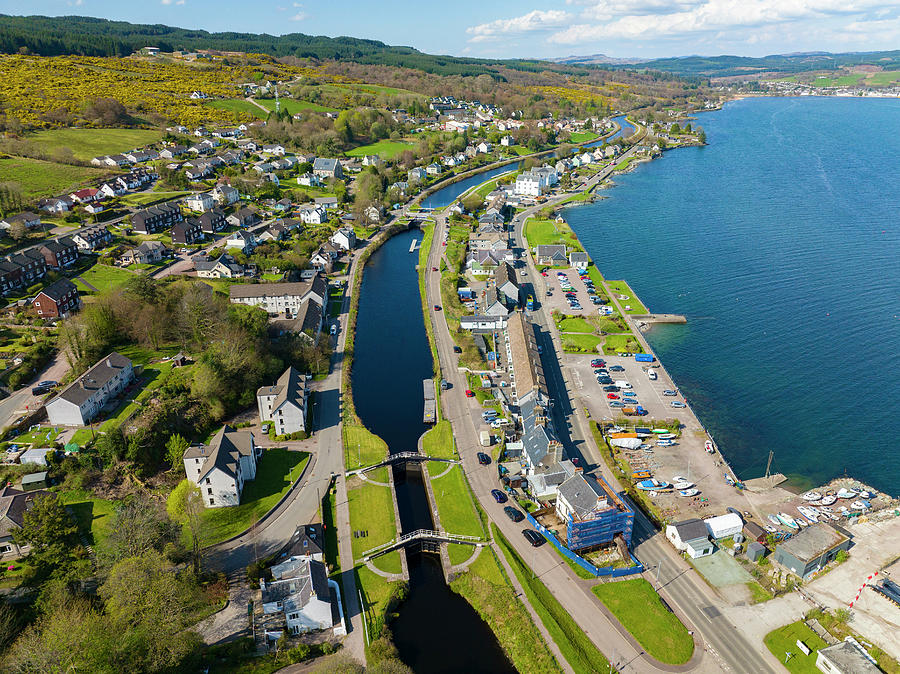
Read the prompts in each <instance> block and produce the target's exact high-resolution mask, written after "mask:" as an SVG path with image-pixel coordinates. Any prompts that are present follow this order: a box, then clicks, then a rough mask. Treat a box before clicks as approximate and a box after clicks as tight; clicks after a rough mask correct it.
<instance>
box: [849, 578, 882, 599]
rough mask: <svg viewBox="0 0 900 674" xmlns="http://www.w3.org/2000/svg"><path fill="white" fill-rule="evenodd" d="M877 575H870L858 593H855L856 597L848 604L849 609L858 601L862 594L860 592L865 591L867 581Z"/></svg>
mask: <svg viewBox="0 0 900 674" xmlns="http://www.w3.org/2000/svg"><path fill="white" fill-rule="evenodd" d="M877 575H878V572H877V571H876V572H875V573H872V574H870V575H869V576H868V578H866V581H865V582H864V583H863V584H862V585H861V586H860V588H859V592H857V593H856V597H855V598H854V599H853V601H851V602H850V608H853V604H855V603H856V602H858V601H859V596H860V595H861V594H862V591H863V590H865V589H866V585H868V584H869V581H870V580H872V579H873V578H874V577H875V576H877Z"/></svg>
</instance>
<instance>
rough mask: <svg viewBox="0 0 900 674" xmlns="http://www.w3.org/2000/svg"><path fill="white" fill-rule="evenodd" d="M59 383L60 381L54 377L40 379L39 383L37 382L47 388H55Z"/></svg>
mask: <svg viewBox="0 0 900 674" xmlns="http://www.w3.org/2000/svg"><path fill="white" fill-rule="evenodd" d="M58 383H59V382H58V381H53V380H52V379H45V380H44V381H39V382H38V383H37V384H35V386H44V387H46V388H53V387H54V386H56V385H57V384H58Z"/></svg>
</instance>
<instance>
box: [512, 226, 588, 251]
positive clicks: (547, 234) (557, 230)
mask: <svg viewBox="0 0 900 674" xmlns="http://www.w3.org/2000/svg"><path fill="white" fill-rule="evenodd" d="M525 238H526V239H528V247H529V248H534V247H535V246H541V245H551V244H565V245H566V246H568V247H569V248H574V249H575V250H580V251H583V250H584V248H582V247H581V242H580V241H579V240H578V237H577V236H575V232H573V231H572V228H571V227H569V225H568V223H565V222H557V221H556V220H538V219H536V218H529V220H528V222H527V223H525Z"/></svg>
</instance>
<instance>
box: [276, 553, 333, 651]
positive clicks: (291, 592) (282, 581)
mask: <svg viewBox="0 0 900 674" xmlns="http://www.w3.org/2000/svg"><path fill="white" fill-rule="evenodd" d="M271 571H272V580H270V581H266V580H261V581H260V583H259V585H260V589H261V590H262V602H263V613H266V614H270V615H271V614H280V613H283V614H284V618H285V623H286V624H287V629H288V631H289V632H290V633H291V634H301V633H303V632H309V631H311V630H324V629H329V628H330V627H332V626H334V621H333V619H332V613H331V589H332V588H331V583H329V581H328V574H327V572H326V570H325V565H324V564H323V563H322V562H317V561H315V560H313V559H310V558H308V557H291V558H289V559H287V560H285V561H284V562H281V563H280V564H276V565H275V566H273V567H272V569H271ZM336 585H337V583H335V586H336ZM272 636H274V635H272Z"/></svg>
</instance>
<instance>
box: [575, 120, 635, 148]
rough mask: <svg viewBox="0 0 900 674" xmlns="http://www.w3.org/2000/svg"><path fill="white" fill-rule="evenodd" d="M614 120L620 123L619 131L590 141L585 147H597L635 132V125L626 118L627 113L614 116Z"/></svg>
mask: <svg viewBox="0 0 900 674" xmlns="http://www.w3.org/2000/svg"><path fill="white" fill-rule="evenodd" d="M613 121H614V122H618V123H619V130H618V131H616V132H615V133H614V134H613V135H612V136H610V137H609V138H601V139H599V140H595V141H591V142H590V143H585V145H584V147H597V146H598V145H603V143H611V142H613V141H614V140H615V139H616V138H622V137H624V138H628V136H630V135H631V134H633V133H634V126H633V125H632V124H630V123H629V122H628V121H626V120H625V115H622V116H621V117H613Z"/></svg>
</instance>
